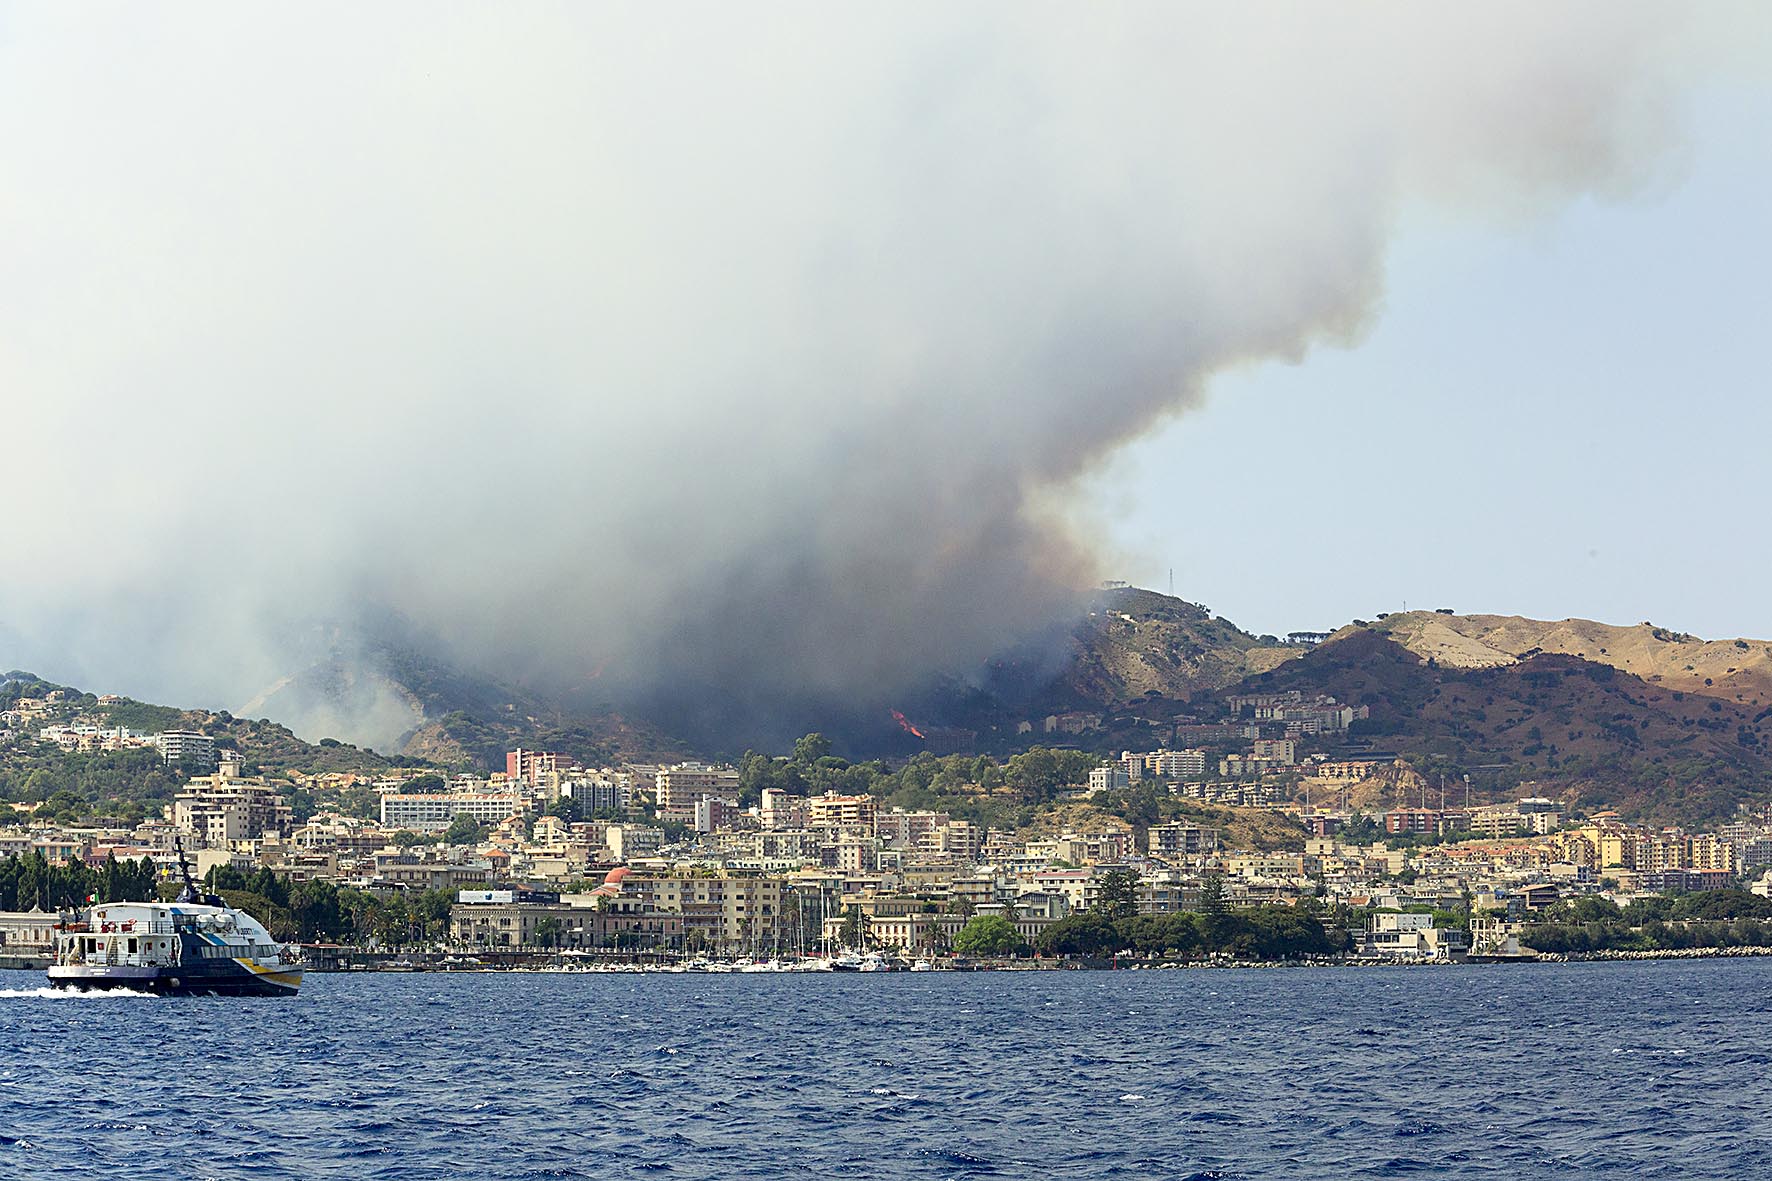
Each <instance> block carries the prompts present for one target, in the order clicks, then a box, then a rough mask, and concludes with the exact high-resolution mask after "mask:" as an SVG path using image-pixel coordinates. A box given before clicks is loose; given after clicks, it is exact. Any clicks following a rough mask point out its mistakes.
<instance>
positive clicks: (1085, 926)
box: [1035, 905, 1352, 960]
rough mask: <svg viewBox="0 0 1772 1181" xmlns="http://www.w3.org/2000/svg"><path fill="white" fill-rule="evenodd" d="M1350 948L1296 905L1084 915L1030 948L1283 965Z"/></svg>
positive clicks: (1341, 933) (1337, 932) (1341, 935)
mask: <svg viewBox="0 0 1772 1181" xmlns="http://www.w3.org/2000/svg"><path fill="white" fill-rule="evenodd" d="M1351 942H1352V941H1351V937H1350V936H1349V935H1348V933H1347V932H1346V931H1345V930H1342V929H1339V928H1333V929H1332V928H1329V927H1327V926H1325V925H1324V923H1323V921H1322V919H1321V918H1320V917H1319V916H1318V915H1317V914H1316V913H1315V911H1314V910H1313V909H1312V908H1310V907H1309V906H1304V905H1300V906H1252V907H1245V908H1242V909H1238V910H1227V909H1222V908H1221V909H1219V910H1217V911H1215V912H1196V911H1175V912H1172V913H1169V914H1143V915H1140V914H1135V915H1127V916H1123V917H1119V918H1114V917H1111V916H1109V915H1107V914H1104V913H1102V912H1100V911H1087V912H1083V913H1079V914H1073V915H1070V916H1068V917H1066V918H1063V919H1060V920H1059V921H1058V922H1056V923H1053V924H1052V925H1051V926H1049V927H1047V928H1046V929H1045V930H1044V931H1042V932H1040V936H1039V938H1038V939H1037V940H1036V941H1035V947H1036V948H1037V949H1038V950H1039V952H1040V953H1041V954H1042V955H1062V956H1089V957H1100V956H1107V955H1113V954H1117V953H1119V952H1131V953H1134V954H1136V955H1140V956H1157V957H1176V958H1182V959H1198V958H1203V957H1205V956H1209V955H1217V954H1224V955H1230V956H1233V957H1235V958H1237V959H1246V960H1289V959H1300V958H1302V957H1305V956H1322V955H1335V954H1337V953H1339V952H1343V951H1346V950H1347V949H1348V948H1349V947H1350V946H1351Z"/></svg>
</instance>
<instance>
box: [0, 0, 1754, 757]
mask: <svg viewBox="0 0 1772 1181" xmlns="http://www.w3.org/2000/svg"><path fill="white" fill-rule="evenodd" d="M1769 25H1772V7H1769V6H1766V5H1764V4H1746V3H1743V4H1733V5H1730V4H1707V5H1702V6H1689V5H1681V4H1650V3H1641V4H1632V3H1616V2H1611V0H1608V2H1604V3H1601V2H1591V3H1583V2H1580V0H1569V2H1568V3H1559V4H1555V5H1543V4H1538V3H1524V2H1521V3H1513V4H1508V3H1500V4H1486V5H1483V6H1465V5H1452V4H1446V5H1435V4H1401V3H1399V4H1392V5H1386V4H1357V5H1356V4H1349V5H1346V6H1331V5H1311V6H1304V5H1297V4H1290V3H1273V4H1239V5H1236V6H1229V5H1219V4H1197V5H1190V4H1181V3H1152V4H1135V3H1125V4H1114V5H1105V6H1080V5H1037V4H1003V5H990V4H968V5H942V6H937V5H924V6H916V5H910V6H878V7H864V6H835V5H820V4H804V5H796V4H785V3H784V4H769V5H764V6H760V7H758V8H756V9H749V8H746V9H738V8H734V7H731V6H723V5H715V4H706V5H699V6H698V5H692V4H683V5H673V6H670V7H668V8H651V7H640V6H628V7H620V6H614V5H608V6H602V5H597V6H593V5H574V4H564V5H553V4H544V3H539V2H538V3H533V4H525V5H522V6H518V7H516V8H513V9H504V8H490V7H482V8H476V7H461V8H443V7H440V6H436V5H432V4H412V5H402V4H397V3H385V4H377V5H374V6H367V7H366V6H350V5H336V6H328V5H324V4H319V5H310V6H304V7H303V8H302V9H301V11H300V13H299V14H296V13H295V12H293V11H292V10H283V9H276V8H271V7H264V8H259V7H254V6H250V5H236V4H227V5H200V4H187V5H180V6H177V7H175V8H156V9H151V10H149V9H139V8H137V9H118V10H107V11H105V12H103V13H102V14H101V13H98V12H96V11H95V10H90V9H85V8H81V7H77V6H69V5H50V4H45V5H18V6H14V5H9V4H4V3H0V399H3V402H0V415H3V417H0V426H3V427H4V431H5V433H4V435H0V471H4V473H5V475H6V477H7V484H6V486H7V487H8V488H9V489H10V490H12V491H13V492H14V493H16V494H17V495H15V496H14V497H13V498H12V500H11V502H10V505H9V512H8V515H7V516H6V517H5V518H4V535H3V536H0V666H5V665H22V666H25V667H31V668H34V669H36V670H37V671H39V672H42V673H44V674H45V675H50V676H55V677H58V678H60V679H65V680H70V681H74V682H75V683H80V684H83V685H88V686H91V687H94V688H103V689H117V690H121V691H124V692H131V693H135V694H137V695H143V696H153V697H158V698H161V699H170V700H178V701H188V702H195V703H203V704H218V705H231V706H238V705H241V704H242V703H244V702H247V701H251V700H254V699H256V698H259V697H260V696H261V695H262V694H263V692H264V691H265V690H266V689H267V688H268V687H270V686H273V685H276V684H279V683H281V678H283V677H285V676H287V675H288V674H289V673H290V672H291V671H292V670H296V669H299V668H301V667H303V666H304V665H305V664H307V663H309V662H311V661H313V660H314V659H316V658H322V657H325V656H327V655H328V654H329V653H331V652H333V651H334V650H335V648H336V647H337V646H339V645H342V646H343V648H344V649H345V651H344V653H343V655H344V657H345V658H346V659H347V660H348V661H349V662H351V663H353V664H355V665H360V666H361V667H362V671H365V672H373V671H374V668H373V667H371V666H372V665H373V664H374V661H375V660H376V659H377V657H375V655H374V653H373V651H372V649H373V645H369V646H368V647H363V646H360V645H358V644H357V643H356V642H355V641H354V640H353V639H352V637H353V636H356V637H359V638H360V637H362V636H364V635H366V634H367V635H369V636H370V638H372V639H373V638H374V637H375V636H376V635H378V634H381V629H382V628H383V627H384V624H383V623H381V622H378V621H384V620H386V619H388V618H390V617H393V616H398V617H400V618H403V619H404V620H406V621H409V623H410V625H411V626H410V631H409V632H408V634H407V637H406V638H407V639H408V640H410V639H411V638H412V637H414V636H416V637H417V641H416V642H418V643H420V644H421V645H427V646H431V647H434V648H436V649H437V650H438V651H439V652H440V653H442V654H443V655H446V656H448V657H449V658H451V659H452V660H456V661H458V662H461V663H464V664H466V665H468V666H471V667H474V668H478V669H482V670H485V671H488V672H494V673H497V674H498V675H500V676H503V677H507V678H510V679H513V680H520V681H525V682H528V683H530V684H532V685H534V686H536V687H538V688H544V689H551V690H555V691H563V692H568V693H576V694H581V695H585V696H587V697H589V698H592V699H603V698H615V699H621V698H624V697H626V698H628V699H632V700H643V699H652V700H654V701H656V699H657V698H659V697H660V696H664V697H670V698H673V699H674V700H673V701H671V702H669V703H668V704H670V705H672V706H675V707H678V708H679V709H680V711H687V712H688V713H691V714H693V713H697V712H701V713H706V714H709V715H712V714H721V715H740V716H733V717H730V718H728V720H729V721H730V722H731V723H732V726H733V727H735V728H739V729H742V728H743V727H744V726H747V725H750V724H752V723H753V722H755V724H757V725H763V724H766V723H767V722H769V721H770V719H773V720H774V721H775V722H778V723H780V724H781V725H782V726H784V727H788V726H792V725H795V724H796V722H795V720H794V719H793V717H792V715H795V713H796V711H797V710H798V709H799V707H800V705H801V704H804V703H805V702H806V701H814V702H818V701H822V702H831V701H840V702H849V703H855V704H856V705H857V707H858V708H863V709H866V710H868V711H872V712H874V713H877V714H878V715H879V716H881V717H885V716H886V715H885V713H884V706H885V705H886V704H887V703H889V702H892V701H894V700H899V699H901V698H900V695H901V694H902V693H904V692H906V691H908V690H910V689H913V688H914V687H916V686H918V685H925V684H927V683H928V681H929V679H930V677H931V675H932V674H936V673H953V674H958V675H966V674H968V673H971V672H976V671H977V670H978V669H980V668H982V667H983V666H984V664H985V662H987V661H988V660H990V659H991V658H992V657H994V656H995V655H996V654H998V653H1000V652H1002V651H1003V650H1004V649H1005V648H1007V647H1010V646H1015V645H1020V646H1022V647H1024V648H1029V647H1030V644H1031V650H1033V651H1036V652H1037V653H1039V654H1041V655H1044V656H1046V657H1050V656H1052V655H1053V654H1054V653H1056V652H1058V651H1059V648H1058V647H1057V646H1056V645H1054V644H1052V643H1050V642H1047V643H1045V644H1044V645H1042V644H1041V643H1039V642H1038V641H1039V640H1040V639H1041V638H1042V637H1044V638H1046V639H1047V640H1048V641H1050V639H1051V638H1052V637H1054V636H1057V635H1061V634H1062V633H1063V631H1064V630H1065V628H1066V627H1067V625H1068V621H1069V620H1070V619H1071V618H1072V617H1073V615H1074V612H1075V611H1076V610H1077V607H1078V603H1079V595H1078V590H1079V588H1080V587H1086V586H1088V585H1089V584H1091V583H1092V582H1093V581H1094V580H1096V579H1098V578H1100V577H1102V576H1104V575H1109V576H1111V575H1119V576H1121V577H1128V578H1134V579H1137V580H1139V581H1142V582H1145V583H1147V584H1153V585H1162V584H1163V583H1164V580H1165V577H1166V572H1167V569H1168V567H1169V566H1170V565H1174V566H1175V568H1176V574H1177V580H1176V589H1177V590H1178V592H1180V593H1183V594H1185V595H1187V596H1189V597H1191V598H1195V599H1198V600H1203V601H1205V602H1207V603H1208V604H1209V605H1211V606H1212V607H1214V608H1216V609H1218V610H1220V611H1222V612H1223V613H1225V614H1227V615H1228V616H1230V617H1231V618H1233V619H1236V620H1238V621H1240V622H1243V623H1245V624H1247V625H1250V626H1254V627H1257V628H1260V629H1264V630H1285V629H1289V628H1294V627H1328V626H1332V625H1334V624H1338V623H1340V622H1343V621H1345V620H1346V619H1347V618H1348V617H1350V616H1351V615H1354V614H1370V613H1374V612H1376V611H1379V610H1384V609H1387V608H1389V607H1393V606H1397V605H1400V604H1401V602H1402V600H1404V599H1407V600H1409V601H1410V602H1411V603H1416V604H1427V605H1435V606H1439V605H1450V606H1454V607H1458V608H1462V609H1466V610H1477V609H1492V610H1509V611H1514V610H1517V611H1528V612H1534V613H1541V614H1563V613H1571V614H1591V615H1598V616H1602V617H1606V618H1613V619H1624V620H1626V621H1630V620H1634V619H1637V618H1641V617H1654V618H1656V620H1657V621H1658V622H1665V623H1668V624H1671V625H1674V626H1678V627H1681V628H1684V629H1687V630H1694V631H1703V632H1716V631H1729V630H1739V631H1745V632H1754V631H1762V632H1764V631H1772V625H1769V624H1768V623H1767V622H1765V621H1760V620H1758V619H1757V618H1756V617H1755V616H1754V612H1753V592H1752V591H1751V590H1749V589H1747V588H1749V587H1752V586H1753V585H1755V583H1756V582H1759V581H1763V579H1764V576H1765V574H1766V570H1765V563H1766V561H1767V559H1765V557H1764V556H1763V554H1761V553H1759V552H1755V551H1756V548H1757V547H1759V540H1758V539H1759V537H1760V536H1761V532H1762V530H1761V517H1762V514H1763V512H1764V506H1765V503H1766V497H1765V496H1764V494H1763V487H1762V481H1761V480H1760V478H1759V476H1758V470H1757V469H1758V465H1759V462H1760V460H1759V457H1758V454H1757V448H1758V447H1759V445H1760V442H1761V441H1763V440H1764V439H1765V438H1766V437H1767V433H1766V431H1765V430H1764V427H1765V425H1766V423H1765V417H1764V416H1765V415H1766V413H1767V411H1766V408H1765V405H1764V399H1763V398H1762V397H1760V396H1759V395H1760V391H1759V387H1758V371H1759V369H1760V365H1759V364H1758V363H1757V362H1758V360H1759V358H1758V357H1757V356H1755V355H1754V354H1752V353H1750V352H1749V349H1750V348H1753V347H1754V346H1755V344H1757V338H1758V337H1762V336H1763V335H1764V332H1763V328H1764V325H1765V320H1766V317H1765V315H1764V313H1765V310H1766V302H1765V297H1764V295H1763V294H1762V292H1761V290H1760V286H1761V285H1760V282H1759V280H1760V276H1763V275H1764V274H1766V273H1767V268H1766V266H1765V265H1764V264H1765V262H1766V257H1765V255H1766V248H1767V238H1766V234H1767V231H1766V227H1765V220H1766V219H1765V216H1764V209H1765V208H1766V202H1765V197H1766V195H1767V194H1766V188H1765V177H1766V175H1767V171H1768V170H1767V159H1766V149H1765V147H1764V144H1763V142H1761V141H1762V140H1763V138H1764V137H1763V135H1760V134H1757V129H1758V128H1763V127H1764V126H1766V125H1767V120H1766V114H1767V111H1766V106H1767V100H1766V96H1765V90H1764V84H1765V78H1766V67H1767V62H1766V55H1765V52H1764V50H1765V37H1766V30H1767V28H1768V26H1769ZM1336 350H1342V351H1336ZM1278 362H1289V363H1291V365H1290V367H1286V366H1284V365H1280V364H1278ZM1203 400H1204V403H1205V407H1204V408H1203V409H1202V408H1201V406H1202V401H1203ZM1104 521H1105V522H1106V523H1105V524H1103V522H1104ZM1079 522H1080V527H1079ZM1067 523H1069V526H1070V527H1068V528H1067ZM384 704H389V705H390V708H392V709H393V713H394V714H395V715H398V714H399V712H400V711H399V709H398V703H397V702H392V703H384ZM747 711H748V712H749V713H750V714H754V717H751V716H742V715H746V714H747ZM316 724H318V723H316ZM325 724H327V725H331V724H332V721H331V720H328V721H327V722H326V723H325ZM789 732H798V731H789Z"/></svg>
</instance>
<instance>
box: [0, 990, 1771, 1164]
mask: <svg viewBox="0 0 1772 1181" xmlns="http://www.w3.org/2000/svg"><path fill="white" fill-rule="evenodd" d="M124 995H128V994H119V993H115V992H111V993H95V994H85V995H82V994H72V993H62V992H55V991H52V990H49V989H46V988H35V987H33V988H13V989H4V990H0V1001H3V1003H0V1130H3V1131H4V1136H3V1137H0V1178H6V1177H11V1176H14V1175H18V1176H26V1177H48V1176H58V1175H64V1174H66V1175H75V1174H77V1173H78V1172H80V1171H85V1170H89V1166H90V1164H91V1162H93V1161H98V1160H107V1161H110V1160H124V1159H127V1160H129V1161H130V1162H131V1166H130V1175H131V1181H172V1179H174V1178H183V1177H186V1176H188V1175H191V1173H190V1170H189V1168H188V1167H187V1165H188V1163H189V1162H190V1161H193V1160H201V1161H202V1162H204V1166H205V1173H206V1175H214V1176H236V1175H238V1176H245V1175H247V1173H249V1172H250V1173H253V1174H255V1175H272V1176H286V1175H293V1176H302V1177H313V1178H337V1179H340V1181H343V1179H347V1178H349V1179H351V1181H355V1179H357V1178H361V1177H373V1178H376V1179H378V1181H451V1179H453V1178H458V1177H463V1176H498V1177H501V1178H503V1177H513V1178H551V1177H562V1178H572V1177H610V1176H630V1175H645V1176H659V1177H664V1178H670V1179H672V1181H729V1179H748V1178H815V1177H816V1178H821V1179H822V1178H840V1179H849V1181H854V1179H861V1181H871V1179H875V1178H877V1179H880V1181H887V1179H891V1181H899V1179H901V1178H903V1179H909V1181H924V1179H927V1181H946V1179H949V1178H981V1177H1005V1178H1028V1177H1040V1178H1060V1179H1069V1178H1077V1179H1082V1178H1089V1179H1091V1181H1093V1179H1094V1178H1101V1177H1126V1178H1142V1177H1155V1176H1162V1177H1197V1178H1202V1179H1204V1178H1214V1179H1223V1181H1232V1179H1237V1178H1264V1177H1280V1176H1283V1177H1289V1178H1303V1179H1305V1181H1330V1179H1335V1181H1340V1179H1341V1178H1346V1177H1400V1176H1405V1175H1416V1174H1431V1175H1442V1176H1451V1175H1468V1174H1470V1173H1473V1172H1476V1173H1481V1174H1482V1175H1484V1176H1493V1177H1516V1176H1542V1175H1545V1174H1547V1173H1553V1172H1554V1173H1559V1174H1561V1175H1566V1176H1581V1177H1588V1176H1604V1175H1607V1174H1616V1175H1619V1176H1621V1177H1628V1178H1629V1179H1630V1181H1652V1179H1656V1178H1669V1179H1672V1178H1676V1177H1678V1178H1692V1177H1718V1178H1722V1177H1728V1178H1731V1179H1734V1178H1739V1177H1755V1176H1772V1135H1769V1134H1768V1133H1769V1132H1772V1128H1768V1117H1767V1116H1766V1115H1765V1114H1763V1109H1764V1106H1765V1105H1764V1103H1763V1097H1764V1094H1765V1087H1764V1083H1763V1080H1764V1078H1765V1076H1766V1075H1767V1073H1768V1070H1769V1068H1772V1053H1769V1052H1768V1051H1767V1050H1766V1049H1765V1048H1763V1046H1762V1044H1761V1043H1762V1040H1763V1039H1762V1037H1761V1031H1763V1030H1764V1029H1766V1028H1769V1027H1772V962H1768V961H1745V960H1737V961H1730V960H1717V961H1710V962H1683V961H1677V962H1667V963H1619V964H1603V965H1602V964H1588V965H1582V964H1568V965H1538V966H1533V967H1514V966H1507V967H1488V968H1478V967H1472V968H1456V969H1444V970H1435V971H1420V972H1398V971H1384V970H1371V971H1368V970H1349V971H1338V972H1217V973H1197V972H1185V973H1184V972H1173V973H1161V972H1137V973H1124V972H1120V973H1113V972H1099V973H1084V972H1064V973H1014V974H1008V973H995V974H978V975H972V974H962V973H936V974H933V975H931V974H919V975H914V976H913V975H910V974H904V975H881V976H870V975H855V976H848V975H836V976H827V977H818V978H811V977H802V976H791V977H787V976H784V977H761V976H733V977H702V978H694V977H673V976H665V977H657V976H654V977H637V976H621V975H594V974H568V975H547V976H544V975H540V974H528V975H516V976H503V975H494V974H484V975H461V976H433V977H424V976H413V975H405V974H397V975H386V976H373V975H360V974H354V975H345V976H326V975H317V974H310V976H309V977H308V979H307V981H306V983H305V984H304V985H303V988H302V992H301V995H300V996H298V997H296V998H294V999H291V1000H266V1001H241V1000H223V999H182V998H175V999H160V1000H157V1001H156V1003H154V1004H152V1005H113V1006H102V1005H90V1006H68V1005H65V1004H36V1003H33V1002H34V1001H36V1000H37V999H43V1000H57V1001H65V1000H70V999H85V1000H92V999H97V998H99V997H105V998H109V997H118V996H124ZM135 995H138V996H139V995H142V994H135ZM1700 1047H1701V1048H1702V1050H1701V1051H1700V1049H1699V1048H1700ZM1681 1050H1692V1051H1693V1052H1691V1053H1688V1054H1680V1053H1678V1052H1677V1051H1681Z"/></svg>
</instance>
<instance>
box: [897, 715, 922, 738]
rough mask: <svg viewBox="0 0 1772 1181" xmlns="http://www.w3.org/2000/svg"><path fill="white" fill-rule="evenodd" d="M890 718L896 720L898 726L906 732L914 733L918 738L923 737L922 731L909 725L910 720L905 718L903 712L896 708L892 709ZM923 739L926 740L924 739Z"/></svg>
mask: <svg viewBox="0 0 1772 1181" xmlns="http://www.w3.org/2000/svg"><path fill="white" fill-rule="evenodd" d="M892 720H893V721H895V722H897V723H898V725H899V728H900V729H902V730H903V731H904V732H905V733H906V734H915V735H916V736H917V737H918V738H922V737H923V731H921V730H919V729H917V728H916V727H915V726H913V725H911V724H910V722H909V721H907V720H906V719H905V716H904V715H903V714H901V713H899V712H898V711H897V710H893V711H892ZM924 741H928V740H927V739H925V740H924Z"/></svg>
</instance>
